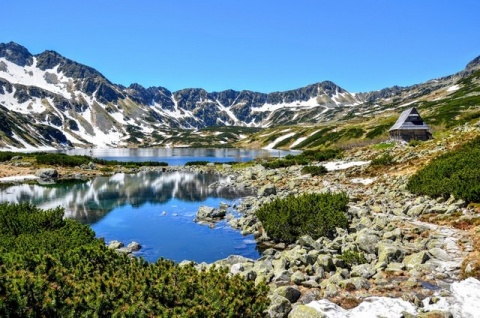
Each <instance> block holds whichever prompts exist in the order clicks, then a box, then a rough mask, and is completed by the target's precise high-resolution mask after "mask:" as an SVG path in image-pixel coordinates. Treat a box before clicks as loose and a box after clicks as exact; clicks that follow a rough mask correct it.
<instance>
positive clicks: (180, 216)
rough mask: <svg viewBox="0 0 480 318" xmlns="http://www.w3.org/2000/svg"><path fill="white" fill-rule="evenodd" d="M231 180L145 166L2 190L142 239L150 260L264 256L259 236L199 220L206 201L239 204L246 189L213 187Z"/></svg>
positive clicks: (2, 198) (97, 227) (107, 234)
mask: <svg viewBox="0 0 480 318" xmlns="http://www.w3.org/2000/svg"><path fill="white" fill-rule="evenodd" d="M122 160H125V159H122ZM225 181H227V180H226V177H222V176H220V175H218V174H196V173H188V172H178V171H176V172H152V171H150V172H146V171H145V172H140V173H137V174H115V175H113V176H111V177H97V178H95V179H92V180H89V181H87V182H84V183H74V184H66V185H54V186H40V185H32V184H21V185H15V186H11V187H8V188H5V189H2V190H0V202H12V203H19V202H31V203H33V204H35V205H37V206H39V207H40V208H53V207H56V206H62V207H64V208H65V213H66V217H68V218H73V219H76V220H79V221H80V222H82V223H85V224H89V225H90V226H91V227H92V229H93V230H94V231H95V232H96V234H97V237H103V238H105V241H106V242H109V241H111V240H119V241H121V242H124V243H125V244H128V243H130V242H131V241H136V242H139V243H140V244H141V245H142V246H143V248H142V249H141V250H140V252H139V253H138V255H140V256H142V257H144V258H145V259H147V260H149V261H156V260H157V259H158V258H160V257H163V258H167V259H171V260H174V261H177V262H180V261H182V260H193V261H196V262H213V261H216V260H219V259H222V258H225V257H227V256H229V255H232V254H237V255H242V256H245V257H249V258H258V257H259V252H258V251H257V249H256V244H255V241H254V239H253V236H251V235H250V236H242V235H241V234H240V233H239V231H236V230H233V229H232V228H230V227H229V226H228V224H226V223H225V222H220V223H218V224H216V226H215V227H213V228H210V227H209V226H206V225H200V224H197V223H195V222H194V221H193V219H194V218H195V214H196V212H197V210H198V208H199V207H200V206H201V205H208V206H212V207H218V206H219V205H220V203H221V202H224V203H228V204H230V205H231V206H233V205H234V204H235V202H237V201H238V200H239V199H240V198H241V197H242V196H243V195H246V193H239V192H236V191H234V190H233V188H231V187H228V186H220V187H209V185H211V184H213V183H219V184H225ZM230 212H232V213H234V211H233V210H232V211H230Z"/></svg>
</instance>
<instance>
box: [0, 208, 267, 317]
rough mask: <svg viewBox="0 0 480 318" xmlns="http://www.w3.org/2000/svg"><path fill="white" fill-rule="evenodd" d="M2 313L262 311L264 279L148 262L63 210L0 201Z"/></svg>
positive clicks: (194, 314) (88, 314)
mask: <svg viewBox="0 0 480 318" xmlns="http://www.w3.org/2000/svg"><path fill="white" fill-rule="evenodd" d="M0 228H1V229H2V231H1V233H0V316H1V317H263V316H264V313H263V312H264V310H265V309H266V307H267V305H268V301H267V297H266V293H267V288H266V287H265V285H264V284H263V283H261V284H259V285H258V286H255V284H254V282H252V281H246V280H245V279H243V278H242V277H240V276H238V275H235V276H229V275H228V273H227V270H216V269H211V270H203V271H197V270H196V269H195V268H194V267H193V266H192V265H187V266H179V265H177V264H175V263H174V262H171V261H166V260H162V259H160V260H158V261H157V262H156V263H153V264H150V263H147V262H146V261H144V260H143V259H137V258H133V259H131V258H129V257H128V256H126V255H123V254H117V253H116V252H114V251H113V250H110V249H108V248H106V247H105V244H104V242H103V241H102V240H99V239H96V238H95V233H94V232H93V231H92V230H91V229H90V228H89V227H88V226H86V225H81V224H79V223H77V222H75V221H72V220H68V219H64V218H63V210H62V209H60V208H57V209H53V210H46V211H44V210H40V209H38V208H36V207H34V206H33V205H30V204H19V205H14V204H8V203H6V204H1V205H0Z"/></svg>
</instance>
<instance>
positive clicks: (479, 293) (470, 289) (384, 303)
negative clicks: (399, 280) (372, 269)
mask: <svg viewBox="0 0 480 318" xmlns="http://www.w3.org/2000/svg"><path fill="white" fill-rule="evenodd" d="M450 291H451V294H452V296H449V297H440V296H438V295H435V297H436V298H438V301H437V302H436V303H435V304H430V297H429V298H426V299H424V300H423V308H421V309H419V308H416V307H415V306H414V305H413V304H411V303H410V302H408V301H405V300H403V299H400V298H389V297H368V298H365V300H364V301H363V302H362V303H361V304H360V305H358V306H357V307H355V308H352V309H350V310H346V309H343V308H342V307H340V306H338V305H337V304H335V303H332V302H331V301H329V300H327V299H321V300H317V301H313V302H310V303H309V304H307V306H309V307H311V308H314V309H315V310H317V311H319V312H320V313H323V314H324V315H325V317H327V318H370V317H385V318H400V317H404V313H405V312H408V313H409V314H411V315H417V314H419V313H421V312H429V311H433V310H440V311H447V312H450V313H451V314H452V315H453V317H454V318H475V317H479V315H478V313H480V281H478V280H477V279H475V278H467V279H465V280H463V281H460V282H454V283H452V285H451V286H450Z"/></svg>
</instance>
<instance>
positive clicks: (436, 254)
mask: <svg viewBox="0 0 480 318" xmlns="http://www.w3.org/2000/svg"><path fill="white" fill-rule="evenodd" d="M428 253H429V254H430V255H431V256H432V257H433V258H436V259H438V260H441V261H445V262H448V261H451V260H452V258H451V257H450V255H448V254H447V252H445V251H444V250H443V249H441V248H439V247H434V248H431V249H429V250H428Z"/></svg>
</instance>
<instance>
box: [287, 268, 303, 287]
mask: <svg viewBox="0 0 480 318" xmlns="http://www.w3.org/2000/svg"><path fill="white" fill-rule="evenodd" d="M290 280H291V282H292V283H294V284H296V285H300V284H301V283H303V282H304V281H306V278H305V275H304V274H303V273H302V272H301V271H296V272H295V273H293V275H292V276H291V277H290Z"/></svg>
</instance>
